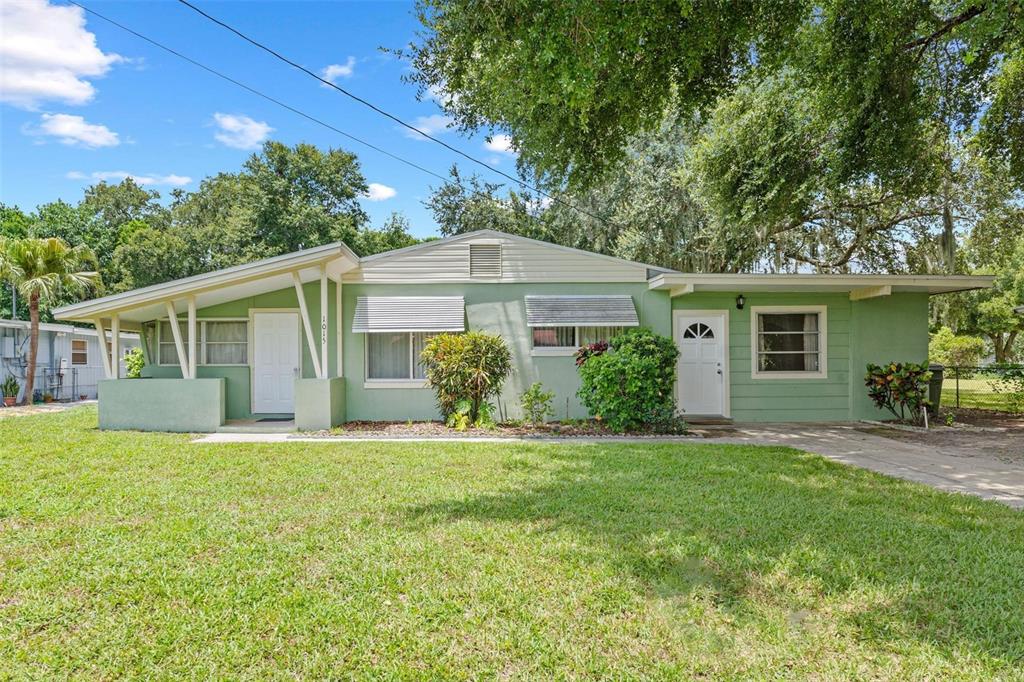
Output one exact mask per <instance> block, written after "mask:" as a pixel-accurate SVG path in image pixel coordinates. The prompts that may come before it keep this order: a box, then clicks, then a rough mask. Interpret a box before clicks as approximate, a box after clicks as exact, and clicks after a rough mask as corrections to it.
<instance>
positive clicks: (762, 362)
mask: <svg viewBox="0 0 1024 682" xmlns="http://www.w3.org/2000/svg"><path fill="white" fill-rule="evenodd" d="M826 311H827V308H826V306H779V307H759V306H754V307H752V308H751V310H750V315H751V341H752V344H753V348H752V349H751V351H752V359H753V376H754V378H759V379H766V378H777V379H801V378H807V379H813V378H824V377H825V376H827V367H826V361H827V353H828V348H827V333H826V319H827V317H826Z"/></svg>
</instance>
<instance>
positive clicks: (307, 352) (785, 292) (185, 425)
mask: <svg viewBox="0 0 1024 682" xmlns="http://www.w3.org/2000/svg"><path fill="white" fill-rule="evenodd" d="M991 282H992V278H991V277H969V276H917V275H912V276H911V275H907V276H904V275H809V274H797V275H742V274H731V275H730V274H727V275H714V274H688V273H681V272H675V271H672V270H669V269H666V268H661V267H656V266H652V265H647V264H644V263H636V262H632V261H628V260H623V259H620V258H613V257H610V256H605V255H601V254H596V253H591V252H587V251H581V250H578V249H571V248H567V247H563V246H556V245H553V244H549V243H546V242H541V241H536V240H533V239H527V238H524V237H519V236H514V235H508V234H502V233H498V232H493V231H489V230H483V231H479V232H473V233H469V234H462V235H457V236H454V237H449V238H447V239H441V240H437V241H431V242H426V243H423V244H418V245H416V246H411V247H408V248H404V249H398V250H395V251H389V252H387V253H381V254H377V255H374V256H368V257H364V258H360V257H358V256H356V254H354V253H353V252H352V251H351V250H350V249H349V248H348V247H347V246H345V245H344V244H342V243H335V244H328V245H326V246H320V247H316V248H312V249H307V250H304V251H299V252H296V253H290V254H286V255H283V256H278V257H276V258H269V259H266V260H262V261H258V262H255V263H250V264H246V265H241V266H237V267H232V268H227V269H224V270H218V271H215V272H211V273H208V274H204V275H198V276H195V277H189V278H186V279H181V280H175V281H172V282H167V283H164V284H159V285H155V286H151V287H146V288H142V289H136V290H134V291H127V292H124V293H120V294H115V295H112V296H106V297H103V298H99V299H95V300H91V301H85V302H83V303H78V304H75V305H70V306H66V307H63V308H60V309H59V310H57V311H55V316H56V317H57V318H58V319H61V320H76V321H82V322H91V323H93V324H94V325H95V327H96V328H97V329H99V330H100V331H101V332H103V330H106V329H110V328H116V329H119V330H125V329H130V330H132V331H136V332H138V333H140V334H141V339H142V347H143V350H144V353H145V355H146V359H147V366H146V368H145V370H144V376H145V377H147V378H145V379H141V380H124V379H122V378H121V376H123V375H122V374H120V370H119V369H118V368H117V367H116V366H113V367H110V368H108V371H109V378H108V379H107V380H105V381H101V382H100V392H99V393H100V425H101V427H103V428H138V429H152V430H170V431H211V430H216V429H217V428H219V427H220V426H221V425H223V424H224V423H225V421H228V420H246V419H261V418H266V419H289V418H292V417H294V419H295V423H296V426H297V427H298V428H309V429H311V428H326V427H330V426H332V425H335V424H339V423H341V422H344V421H346V420H409V419H413V420H421V419H436V418H438V416H439V415H438V413H437V408H436V406H435V402H434V395H433V392H432V391H431V389H430V388H428V387H427V386H426V383H425V381H424V377H423V371H422V368H421V367H420V365H419V362H418V355H419V352H420V350H421V349H422V348H423V346H424V344H425V343H426V341H427V340H428V339H429V337H430V336H431V335H432V334H436V333H439V332H461V331H465V330H481V331H486V332H490V333H494V334H498V335H500V336H501V337H502V338H504V339H505V341H506V342H507V343H508V345H509V347H510V348H511V350H512V353H513V356H514V363H515V371H514V373H513V375H512V377H511V379H510V380H509V381H508V382H507V383H506V385H505V388H504V390H503V392H502V394H501V396H500V399H499V405H498V406H497V407H498V408H499V410H500V412H501V413H502V414H504V415H506V416H513V417H514V416H518V415H519V413H520V409H519V398H518V396H519V394H520V393H522V391H524V390H525V389H526V388H527V387H528V386H529V385H530V384H531V383H533V382H535V381H540V382H543V384H544V385H545V387H547V388H548V389H549V390H552V391H554V393H555V396H556V397H555V405H554V406H555V409H556V413H557V416H556V418H565V417H570V418H576V417H585V416H587V414H586V410H585V409H584V407H583V406H582V404H581V403H580V400H579V398H578V397H577V395H576V392H577V390H578V388H579V379H578V376H577V371H576V367H575V363H574V361H573V357H572V355H573V353H574V352H575V351H576V349H577V348H578V347H579V346H580V345H582V344H585V343H588V342H592V341H597V340H601V339H607V338H609V337H611V336H613V335H614V334H616V333H617V332H618V331H619V330H622V329H625V328H627V327H636V326H644V327H649V328H651V329H652V330H654V331H655V332H657V333H659V334H664V335H666V336H671V337H672V338H674V339H675V341H676V343H677V344H678V346H679V350H680V359H679V364H678V380H677V398H678V403H679V407H680V408H681V410H683V411H684V414H685V415H686V416H690V417H696V416H701V417H718V418H724V419H733V420H736V421H837V420H838V421H846V420H856V419H861V418H866V417H871V418H877V417H880V416H881V415H880V414H879V413H878V412H877V410H875V408H874V407H873V406H872V405H871V403H870V401H869V400H868V398H867V395H866V393H865V390H864V386H863V376H864V371H865V365H866V364H867V363H869V362H876V363H880V362H886V361H890V360H899V361H913V362H924V361H925V359H926V357H927V353H928V297H929V296H930V295H933V294H941V293H947V292H953V291H963V290H968V289H976V288H982V287H987V286H990V285H991ZM98 338H102V339H105V338H106V336H105V335H103V334H102V333H101V336H100V337H98ZM114 354H115V355H117V356H119V354H120V350H119V349H114Z"/></svg>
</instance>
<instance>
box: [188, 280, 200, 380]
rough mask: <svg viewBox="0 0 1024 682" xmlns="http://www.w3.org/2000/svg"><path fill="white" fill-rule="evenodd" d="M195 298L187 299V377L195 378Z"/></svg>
mask: <svg viewBox="0 0 1024 682" xmlns="http://www.w3.org/2000/svg"><path fill="white" fill-rule="evenodd" d="M196 346H197V336H196V297H195V296H189V297H188V376H189V378H190V379H195V378H196V365H197V364H198V363H197V362H196Z"/></svg>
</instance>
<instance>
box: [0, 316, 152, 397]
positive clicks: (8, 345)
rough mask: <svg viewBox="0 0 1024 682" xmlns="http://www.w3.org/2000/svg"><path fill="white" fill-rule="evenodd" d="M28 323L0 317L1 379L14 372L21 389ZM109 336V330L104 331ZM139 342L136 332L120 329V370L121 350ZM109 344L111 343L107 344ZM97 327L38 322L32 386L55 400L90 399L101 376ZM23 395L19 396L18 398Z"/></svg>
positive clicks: (132, 346) (22, 385)
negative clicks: (37, 343)
mask: <svg viewBox="0 0 1024 682" xmlns="http://www.w3.org/2000/svg"><path fill="white" fill-rule="evenodd" d="M29 336H30V326H29V323H28V322H27V321H25V320H0V382H3V381H4V380H5V379H7V377H8V376H11V375H13V376H14V378H15V379H17V380H18V384H20V385H21V387H22V391H24V386H25V378H26V372H27V365H28V346H29ZM107 338H108V339H109V338H110V332H109V331H108V332H107ZM138 346H139V335H138V334H135V333H131V332H122V333H121V343H120V348H121V353H122V355H121V358H120V362H121V368H122V369H121V374H120V376H124V353H127V352H128V351H130V350H131V349H132V348H137V347H138ZM107 347H108V348H109V347H110V345H109V344H108V345H107ZM100 352H101V351H100V344H99V337H98V336H97V335H96V330H95V329H91V328H87V327H75V326H73V325H69V324H49V323H45V322H43V323H40V325H39V355H38V357H37V359H36V376H35V388H36V390H38V391H39V392H40V395H42V394H46V393H49V394H50V395H51V396H52V397H53V399H54V400H65V401H66V400H91V399H93V398H95V397H96V385H97V382H98V381H99V380H100V379H102V378H103V376H104V372H103V358H102V356H101V355H100ZM22 397H23V395H19V396H18V400H19V401H20V400H21V399H22Z"/></svg>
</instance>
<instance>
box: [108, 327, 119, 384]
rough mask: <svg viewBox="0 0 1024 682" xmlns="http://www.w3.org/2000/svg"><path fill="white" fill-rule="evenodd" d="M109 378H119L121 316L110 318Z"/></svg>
mask: <svg viewBox="0 0 1024 682" xmlns="http://www.w3.org/2000/svg"><path fill="white" fill-rule="evenodd" d="M110 378H111V379H120V378H121V316H120V315H118V314H117V313H114V314H113V315H112V316H111V318H110Z"/></svg>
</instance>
